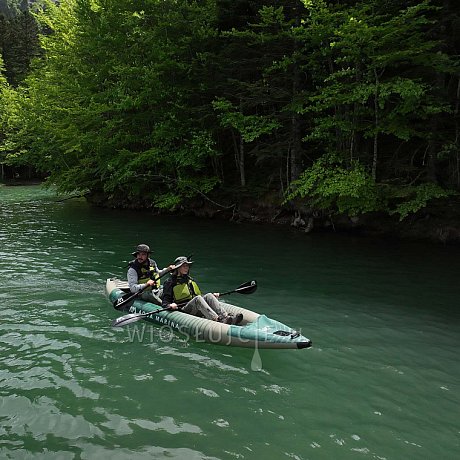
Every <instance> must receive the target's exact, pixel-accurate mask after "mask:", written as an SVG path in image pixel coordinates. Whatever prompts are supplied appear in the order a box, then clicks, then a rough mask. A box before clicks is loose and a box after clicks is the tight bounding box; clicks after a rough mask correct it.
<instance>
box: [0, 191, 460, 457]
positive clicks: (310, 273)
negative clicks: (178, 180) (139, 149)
mask: <svg viewBox="0 0 460 460" xmlns="http://www.w3.org/2000/svg"><path fill="white" fill-rule="evenodd" d="M57 200H58V199H57V198H56V197H55V196H54V195H52V194H51V193H50V192H46V191H43V190H41V189H40V188H39V187H4V186H0V273H1V275H0V276H1V283H0V301H1V307H2V308H1V316H0V395H1V402H0V458H14V459H37V458H38V459H94V458H97V459H98V460H100V459H110V460H115V459H128V458H129V459H152V458H159V459H162V458H164V459H166V458H168V459H169V458H176V459H283V458H286V459H301V460H306V459H313V460H315V459H454V458H455V459H456V458H457V457H458V454H459V452H460V362H459V360H458V356H457V350H458V344H459V336H460V313H459V308H458V305H459V287H458V285H459V282H458V274H459V272H460V248H458V247H447V246H446V247H445V246H432V245H430V246H428V245H422V244H418V243H402V242H395V241H380V240H379V241H375V240H365V239H353V238H350V237H341V236H337V235H304V234H300V233H296V232H293V231H291V230H290V229H289V228H277V227H267V226H251V225H237V224H231V223H224V222H219V221H203V220H195V219H187V218H176V217H168V218H157V217H152V216H150V215H149V214H148V213H133V212H120V211H113V210H100V209H93V208H91V207H89V206H88V205H87V204H86V203H85V202H84V201H82V200H75V199H73V200H66V201H57ZM140 242H145V243H148V244H150V245H151V246H152V247H153V248H154V257H155V258H156V260H157V261H158V262H159V265H161V266H165V265H167V264H169V263H171V262H172V261H173V260H174V258H175V257H176V256H178V255H188V254H190V253H193V254H194V259H195V260H196V263H195V265H194V266H193V270H194V273H195V276H196V278H197V279H198V280H199V281H200V285H201V286H202V287H203V289H204V290H211V291H224V290H230V289H232V288H234V287H236V286H238V285H239V284H241V283H242V282H245V281H248V280H251V279H256V280H257V282H258V285H259V289H258V290H257V292H256V293H254V294H252V295H250V296H238V295H236V297H234V296H233V295H232V296H231V298H230V297H229V299H228V300H229V301H230V300H231V301H232V302H233V303H235V304H239V305H241V306H245V307H248V308H250V309H253V310H256V311H258V312H260V313H265V314H266V315H268V316H270V317H273V318H275V319H278V320H280V321H282V322H284V323H286V324H288V325H290V326H292V327H293V328H296V329H300V330H302V333H303V334H304V335H305V336H307V337H309V338H310V339H311V340H312V341H313V347H312V348H311V349H306V350H260V351H259V353H260V359H261V361H260V365H261V368H260V366H259V367H257V366H256V367H254V366H253V365H252V366H251V363H253V358H254V352H253V351H252V350H247V349H240V348H230V347H220V346H216V345H208V344H203V343H192V342H188V341H187V340H185V339H184V337H183V336H179V335H168V334H163V333H162V332H161V330H160V329H159V328H156V327H154V326H150V325H149V326H147V327H146V328H145V329H144V330H142V329H141V326H142V325H144V324H145V323H137V325H138V326H139V329H137V333H138V335H137V336H135V335H134V333H133V332H134V329H132V328H130V329H127V328H126V329H116V330H115V329H112V328H111V327H110V322H111V320H113V319H114V318H116V317H117V316H118V315H119V313H117V312H116V311H114V310H113V309H112V307H111V306H110V305H109V303H108V302H107V300H106V298H105V297H104V294H103V287H104V283H105V279H106V278H107V277H110V276H119V277H123V276H124V274H125V270H126V262H127V261H128V260H129V258H130V252H131V251H132V249H133V247H134V246H135V245H136V244H137V243H140ZM140 331H143V333H144V336H143V340H142V341H140V340H139V333H140ZM253 369H259V370H258V371H255V370H253Z"/></svg>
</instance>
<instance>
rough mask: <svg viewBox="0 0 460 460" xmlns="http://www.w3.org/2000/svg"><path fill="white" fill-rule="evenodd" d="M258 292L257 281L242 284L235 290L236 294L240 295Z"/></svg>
mask: <svg viewBox="0 0 460 460" xmlns="http://www.w3.org/2000/svg"><path fill="white" fill-rule="evenodd" d="M256 290H257V281H256V280H252V281H247V282H246V283H243V284H241V285H240V286H238V287H237V288H236V289H235V292H238V294H252V293H253V292H255V291H256Z"/></svg>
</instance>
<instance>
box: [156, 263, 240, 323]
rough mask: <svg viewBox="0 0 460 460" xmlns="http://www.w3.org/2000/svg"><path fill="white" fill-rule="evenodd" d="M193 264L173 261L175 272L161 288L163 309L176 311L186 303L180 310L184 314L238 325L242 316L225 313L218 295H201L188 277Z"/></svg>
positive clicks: (196, 285)
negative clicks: (180, 305) (199, 315)
mask: <svg viewBox="0 0 460 460" xmlns="http://www.w3.org/2000/svg"><path fill="white" fill-rule="evenodd" d="M192 263H193V262H192V261H191V260H188V259H187V257H184V256H181V257H178V258H177V259H176V260H175V261H174V265H175V267H176V268H175V270H174V271H173V272H172V274H171V277H170V278H169V279H168V280H167V281H166V282H165V284H164V288H163V304H162V305H163V307H164V308H170V309H172V310H177V308H178V307H179V304H183V303H184V302H186V304H185V306H183V307H182V308H181V311H182V312H184V313H189V314H190V315H195V316H197V315H198V314H199V313H201V315H203V316H204V317H205V318H207V319H210V320H213V321H219V322H222V323H226V324H239V323H240V322H241V321H242V320H243V315H242V314H241V313H238V314H237V315H236V316H233V315H230V314H228V313H227V311H226V310H225V308H223V307H222V304H221V303H220V302H219V300H218V297H219V293H214V294H211V293H208V294H205V295H204V296H203V295H201V291H200V288H199V287H198V284H197V283H196V282H195V280H194V279H193V278H191V277H190V275H189V271H190V265H191V264H192Z"/></svg>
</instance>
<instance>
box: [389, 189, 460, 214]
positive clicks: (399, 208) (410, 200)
mask: <svg viewBox="0 0 460 460" xmlns="http://www.w3.org/2000/svg"><path fill="white" fill-rule="evenodd" d="M457 194H458V192H455V191H453V190H445V189H443V188H441V187H440V186H439V185H436V184H433V183H432V182H429V183H423V184H419V185H412V186H408V187H399V188H393V189H392V190H391V192H390V193H389V195H390V197H389V198H390V199H391V200H392V201H394V200H398V201H400V203H399V204H397V205H396V206H395V207H394V209H390V210H389V214H390V215H394V214H399V220H400V221H401V220H404V219H405V218H406V217H407V216H409V215H410V214H415V213H416V212H417V211H419V210H420V209H423V208H424V207H425V206H426V205H427V203H428V202H429V201H430V200H433V199H435V198H447V197H449V196H451V195H457Z"/></svg>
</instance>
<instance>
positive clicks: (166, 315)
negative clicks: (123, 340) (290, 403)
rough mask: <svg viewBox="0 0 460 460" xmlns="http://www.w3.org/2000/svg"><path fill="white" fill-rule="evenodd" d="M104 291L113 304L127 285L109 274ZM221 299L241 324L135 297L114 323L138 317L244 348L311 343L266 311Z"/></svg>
mask: <svg viewBox="0 0 460 460" xmlns="http://www.w3.org/2000/svg"><path fill="white" fill-rule="evenodd" d="M105 291H106V295H107V296H108V298H109V300H110V302H111V303H112V305H113V306H114V307H116V306H117V302H120V300H119V299H121V298H122V297H123V296H125V297H124V298H126V293H127V292H129V289H128V284H127V282H126V281H122V280H118V279H116V278H109V279H108V280H107V282H106V287H105ZM220 300H221V302H222V305H223V307H224V308H225V309H226V310H227V311H228V313H231V314H233V315H236V314H238V313H242V314H243V320H242V321H241V323H240V324H238V325H229V324H224V323H220V322H217V321H211V320H209V319H206V318H202V317H198V316H192V315H188V314H187V313H182V312H180V311H170V310H166V311H165V310H164V309H162V308H161V307H160V306H158V305H155V304H153V303H149V302H145V301H143V300H141V299H139V298H135V299H133V300H132V301H131V302H128V303H127V304H126V306H125V307H124V311H125V312H128V313H130V314H129V315H126V316H124V317H121V318H117V319H116V320H115V321H114V322H113V325H114V326H121V325H123V324H129V323H130V322H133V321H134V320H137V319H139V317H141V318H142V319H144V320H146V321H149V322H151V323H155V324H157V325H159V326H162V327H168V328H170V329H172V330H174V331H177V332H179V333H181V334H184V335H186V336H188V337H189V338H190V339H193V340H196V341H205V342H209V343H214V344H219V345H230V346H234V347H246V348H294V349H296V348H309V347H311V345H312V342H311V340H310V339H308V338H307V337H304V336H303V335H302V334H301V333H300V332H298V331H296V330H293V329H292V328H290V327H289V326H286V325H285V324H283V323H280V322H279V321H276V320H274V319H271V318H268V317H267V316H265V315H260V314H258V313H256V312H254V311H251V310H248V309H246V308H241V307H238V306H236V305H231V304H229V303H226V302H223V301H222V299H220Z"/></svg>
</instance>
